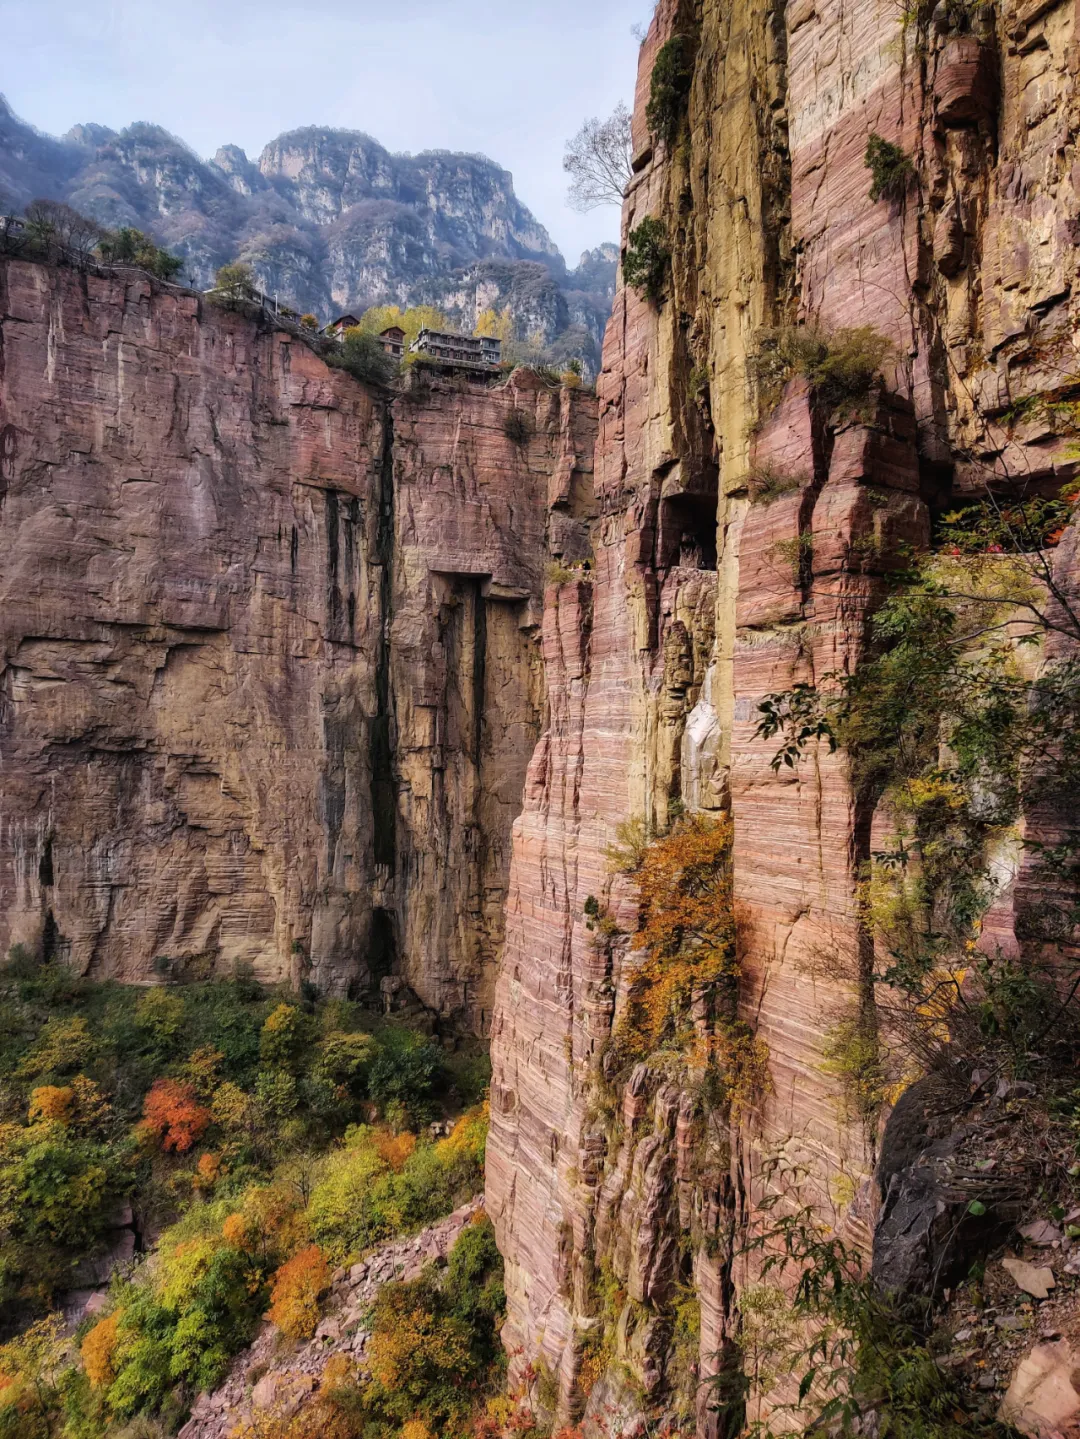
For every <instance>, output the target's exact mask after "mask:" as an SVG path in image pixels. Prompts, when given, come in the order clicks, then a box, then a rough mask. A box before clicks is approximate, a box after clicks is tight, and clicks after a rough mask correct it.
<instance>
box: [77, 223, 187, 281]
mask: <svg viewBox="0 0 1080 1439" xmlns="http://www.w3.org/2000/svg"><path fill="white" fill-rule="evenodd" d="M98 252H99V254H100V255H101V258H102V259H103V260H104V261H105V263H106V264H108V265H138V266H139V268H140V269H143V270H149V272H150V274H151V275H156V276H157V278H158V279H159V280H175V279H176V277H177V276H178V275H179V274H180V272H181V270H183V268H184V262H183V260H181V259H180V257H179V256H178V255H173V254H170V252H169V251H168V250H163V249H162V248H161V246H160V245H155V244H154V242H153V240H151V238H150V236H149V235H144V234H143V232H142V231H141V230H135V229H132V228H131V227H130V226H126V225H125V226H124V227H123V228H122V229H120V230H112V231H108V232H106V233H105V234H104V235H103V236H102V237H101V239H100V240H99V241H98Z"/></svg>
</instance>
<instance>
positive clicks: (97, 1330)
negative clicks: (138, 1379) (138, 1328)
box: [80, 1313, 120, 1389]
mask: <svg viewBox="0 0 1080 1439" xmlns="http://www.w3.org/2000/svg"><path fill="white" fill-rule="evenodd" d="M119 1325H120V1315H119V1314H118V1313H112V1314H106V1316H105V1318H104V1319H99V1320H98V1322H97V1323H96V1324H95V1325H94V1327H93V1329H91V1330H90V1332H89V1333H88V1334H87V1335H86V1338H85V1339H84V1340H83V1342H82V1347H81V1349H80V1353H81V1354H82V1361H83V1368H84V1369H85V1370H86V1377H87V1379H89V1381H90V1386H91V1388H93V1389H107V1388H108V1386H109V1385H110V1384H111V1383H112V1382H113V1380H114V1379H115V1378H116V1369H115V1367H114V1365H113V1356H114V1354H115V1353H116V1342H117V1338H118V1331H119Z"/></svg>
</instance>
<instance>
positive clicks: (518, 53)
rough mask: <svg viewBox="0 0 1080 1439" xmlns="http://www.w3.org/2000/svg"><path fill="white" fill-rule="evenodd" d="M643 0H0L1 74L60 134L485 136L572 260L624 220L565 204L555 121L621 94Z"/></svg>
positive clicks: (211, 140)
mask: <svg viewBox="0 0 1080 1439" xmlns="http://www.w3.org/2000/svg"><path fill="white" fill-rule="evenodd" d="M652 9H653V5H652V3H650V0H509V3H508V0H306V3H304V4H295V3H289V0H170V3H169V4H168V5H165V4H163V3H162V0H95V3H93V4H87V3H86V0H0V35H2V36H3V45H2V48H0V91H2V92H3V93H4V94H5V95H6V96H7V99H8V101H9V103H10V104H11V107H12V109H13V110H15V112H16V113H17V114H18V115H19V116H21V118H22V119H24V120H27V121H29V122H30V123H31V124H33V125H36V126H37V127H38V128H39V129H41V130H46V131H48V132H49V133H51V134H55V135H59V134H62V133H63V132H64V131H65V130H68V129H70V127H71V126H72V125H75V124H78V123H79V122H81V121H88V120H93V121H96V122H98V123H99V124H103V125H109V126H111V127H112V128H113V129H121V128H122V127H123V126H124V125H127V124H130V123H131V122H132V121H133V120H151V121H154V122H156V123H157V124H159V125H164V126H165V128H166V129H167V130H171V131H172V132H173V133H174V134H176V135H179V136H180V137H181V139H183V140H186V141H187V143H188V144H189V145H191V146H192V148H193V149H195V150H197V151H198V153H199V154H200V155H203V156H204V157H210V156H212V155H213V153H214V151H215V150H216V149H217V148H218V146H219V145H223V144H226V143H229V142H231V143H233V144H236V145H240V146H242V147H243V148H244V149H245V150H246V151H247V152H248V154H249V155H250V156H251V157H252V158H253V159H255V158H257V156H258V154H259V151H260V150H261V149H262V147H263V146H264V145H265V144H266V143H267V141H268V140H271V139H273V138H274V136H276V135H279V134H280V133H281V132H282V131H283V130H291V129H295V128H296V127H297V126H300V125H335V126H343V127H346V128H348V129H353V130H366V131H368V133H369V134H371V135H374V136H375V138H376V139H378V140H380V141H381V142H382V143H383V144H384V145H386V146H387V147H388V148H389V149H391V150H409V151H416V150H429V149H447V150H473V151H477V150H478V151H482V152H483V153H484V154H486V155H489V156H490V157H491V158H492V159H493V160H496V161H497V162H498V163H499V164H501V165H504V166H505V167H506V168H507V169H508V170H511V171H512V172H513V175H514V182H515V188H516V190H517V193H518V195H519V196H520V198H521V199H522V200H523V201H524V202H525V203H526V204H527V205H528V206H529V208H530V209H531V210H532V211H533V213H534V214H535V215H536V217H537V219H539V220H540V221H541V222H542V223H543V224H544V225H546V226H547V227H548V229H549V230H550V231H551V234H552V236H553V237H554V239H555V241H556V243H557V244H558V245H559V246H560V248H561V249H562V250H563V252H564V254H565V255H566V256H567V258H568V259H569V261H570V263H571V264H574V263H576V261H577V257H578V254H579V252H580V251H581V250H582V249H584V248H585V247H587V246H592V245H597V244H599V243H600V242H601V241H603V240H609V239H615V238H616V237H617V234H618V213H617V211H616V210H615V209H603V210H596V211H593V212H592V213H591V214H589V215H575V214H574V212H573V211H572V210H570V209H569V208H568V207H567V205H566V203H565V192H566V186H565V176H564V175H563V171H562V154H563V146H564V142H565V140H566V138H567V137H568V136H569V135H572V134H573V133H574V131H575V130H576V129H577V128H578V126H579V125H580V124H581V121H582V120H583V119H585V118H586V117H587V116H589V115H607V114H609V113H610V111H611V110H612V109H613V108H614V106H615V104H616V102H617V101H619V100H625V101H626V102H627V103H629V102H630V100H631V98H632V95H633V87H634V73H635V68H636V63H637V48H638V46H637V41H636V40H635V39H634V37H633V35H632V34H631V29H632V27H633V26H634V25H642V24H645V23H647V21H648V18H649V16H650V15H651V13H652Z"/></svg>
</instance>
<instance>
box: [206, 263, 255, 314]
mask: <svg viewBox="0 0 1080 1439" xmlns="http://www.w3.org/2000/svg"><path fill="white" fill-rule="evenodd" d="M214 286H215V290H216V295H215V298H216V299H217V300H218V302H219V303H220V304H223V305H225V306H226V307H227V308H233V309H236V308H239V307H240V306H241V305H243V304H245V303H246V302H249V301H251V300H254V298H255V293H256V292H255V271H254V270H253V269H252V268H251V266H250V265H248V264H246V263H245V262H244V261H243V260H234V261H233V262H232V263H231V264H229V265H222V266H221V268H220V269H219V270H218V272H217V274H216V275H215V276H214Z"/></svg>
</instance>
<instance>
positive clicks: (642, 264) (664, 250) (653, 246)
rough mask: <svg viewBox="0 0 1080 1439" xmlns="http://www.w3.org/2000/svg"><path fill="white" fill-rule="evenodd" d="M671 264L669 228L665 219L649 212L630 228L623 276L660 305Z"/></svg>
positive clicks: (629, 283) (647, 297) (636, 288)
mask: <svg viewBox="0 0 1080 1439" xmlns="http://www.w3.org/2000/svg"><path fill="white" fill-rule="evenodd" d="M670 265H671V250H670V248H669V246H668V237H667V228H666V226H665V225H664V222H663V220H657V219H656V218H655V217H654V216H652V215H647V216H646V217H645V219H644V220H642V222H641V224H640V225H638V226H636V227H635V228H634V229H633V230H631V231H630V235H629V239H628V242H627V246H626V251H625V253H624V255H623V279H624V280H625V281H626V283H627V284H628V285H632V286H633V287H634V289H635V290H640V291H641V293H642V294H643V295H644V296H645V297H646V299H649V300H651V301H652V302H653V303H654V304H657V303H658V302H659V301H660V299H661V298H662V296H663V293H664V282H665V280H666V279H667V275H668V269H669V267H670Z"/></svg>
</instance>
